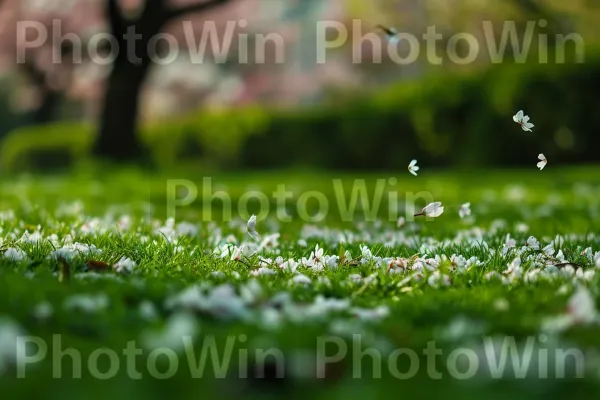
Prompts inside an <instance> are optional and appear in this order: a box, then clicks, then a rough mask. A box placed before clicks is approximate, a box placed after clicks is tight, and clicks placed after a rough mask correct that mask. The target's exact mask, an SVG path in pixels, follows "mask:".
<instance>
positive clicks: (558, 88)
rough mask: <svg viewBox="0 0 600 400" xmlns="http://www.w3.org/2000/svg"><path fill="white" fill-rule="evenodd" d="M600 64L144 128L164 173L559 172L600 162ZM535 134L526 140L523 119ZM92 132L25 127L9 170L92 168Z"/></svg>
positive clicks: (472, 77)
mask: <svg viewBox="0 0 600 400" xmlns="http://www.w3.org/2000/svg"><path fill="white" fill-rule="evenodd" d="M598 82H600V58H599V57H590V56H589V55H588V57H587V60H586V62H585V63H584V64H564V65H556V64H554V65H552V64H524V65H495V66H492V67H490V68H488V69H487V70H485V71H483V72H479V73H475V74H473V73H471V74H469V75H448V74H445V75H436V76H431V77H429V78H427V79H426V80H424V81H418V82H411V83H399V84H397V85H395V86H393V87H390V88H388V89H387V90H384V91H383V92H381V93H379V94H377V95H375V96H371V97H363V98H352V99H345V100H343V101H340V102H338V103H334V104H333V105H327V106H323V107H320V108H317V109H301V110H294V111H267V110H264V109H260V108H258V107H248V108H244V109H235V110H228V111H223V112H220V113H198V114H194V115H191V116H188V117H185V118H180V119H178V120H173V121H170V122H169V123H164V124H157V125H153V126H151V127H147V128H144V129H143V131H142V132H141V137H142V139H143V142H144V143H145V144H146V145H147V147H148V148H149V149H150V151H151V153H152V157H153V159H154V160H155V161H156V163H157V164H158V165H159V166H169V165H173V164H177V163H181V162H185V161H192V162H197V161H201V162H203V163H204V164H205V165H210V166H216V167H221V168H240V167H260V168H280V167H289V166H291V167H297V166H312V167H324V168H344V169H346V168H356V169H371V168H391V169H396V168H405V167H406V165H407V164H408V162H409V161H410V160H411V159H412V158H417V159H419V162H420V163H421V164H427V165H430V166H464V167H468V166H492V165H504V166H511V165H531V164H532V162H536V159H537V155H538V154H539V153H540V152H543V153H544V154H545V155H546V156H547V157H548V159H549V160H551V162H552V164H554V165H556V164H559V163H563V162H564V163H572V162H593V161H598V160H600V157H599V156H598V155H597V150H596V148H595V147H594V146H593V144H594V143H596V142H597V139H596V138H597V135H598V134H599V132H600V113H598V112H597V111H598V110H600V98H599V96H598V93H597V89H598ZM520 109H523V110H525V112H526V114H528V115H530V116H531V118H532V122H533V123H534V124H535V127H534V129H533V131H534V132H533V133H530V132H524V131H522V130H521V129H520V128H519V126H518V125H517V124H515V123H514V122H513V120H512V115H513V114H514V113H515V112H516V111H518V110H520ZM93 137H94V133H93V130H92V129H90V127H86V126H80V125H77V124H71V123H69V124H65V123H59V124H55V125H52V126H48V127H43V128H39V127H36V128H20V129H18V130H15V131H13V132H11V133H10V134H8V135H7V137H5V138H4V139H3V141H2V143H1V148H0V160H1V163H2V167H3V169H5V170H14V169H23V168H27V167H30V166H32V165H35V164H36V162H37V164H39V163H40V160H44V158H43V157H40V154H43V153H47V152H54V154H57V152H60V151H62V153H63V154H64V159H65V160H66V159H69V160H72V161H75V162H76V161H77V160H79V159H81V158H89V153H90V152H89V150H90V148H91V143H92V141H93Z"/></svg>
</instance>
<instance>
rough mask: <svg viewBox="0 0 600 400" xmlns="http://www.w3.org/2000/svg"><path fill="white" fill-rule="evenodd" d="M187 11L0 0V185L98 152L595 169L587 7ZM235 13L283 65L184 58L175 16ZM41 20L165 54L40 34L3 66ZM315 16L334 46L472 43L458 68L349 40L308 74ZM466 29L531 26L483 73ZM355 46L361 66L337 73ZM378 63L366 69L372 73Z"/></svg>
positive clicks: (538, 2)
mask: <svg viewBox="0 0 600 400" xmlns="http://www.w3.org/2000/svg"><path fill="white" fill-rule="evenodd" d="M146 3H147V4H146ZM202 3H203V1H201V0H186V1H169V0H165V1H162V0H156V1H148V2H145V1H143V0H122V1H113V0H37V1H34V0H0V30H2V32H1V33H0V34H1V41H0V168H1V171H2V173H3V174H11V173H14V172H15V171H20V172H22V171H29V170H38V171H39V170H43V171H46V170H48V169H53V168H65V167H76V166H77V165H80V164H81V163H85V162H89V161H90V160H94V159H97V158H106V159H112V160H115V161H126V162H129V161H137V160H143V161H144V162H145V163H148V164H149V165H154V166H158V167H160V168H169V167H172V166H186V167H187V166H189V167H194V168H201V169H202V168H203V169H204V170H206V169H226V170H239V169H250V168H257V169H281V168H315V169H324V168H329V169H336V170H338V169H354V170H377V169H382V170H383V169H400V168H402V169H404V168H406V166H407V165H408V163H409V162H410V160H411V159H413V158H416V159H418V160H419V164H420V165H421V166H424V165H426V166H428V167H431V168H436V167H439V168H446V167H468V168H473V167H513V166H527V167H529V168H535V163H536V162H537V161H538V160H537V155H538V154H539V153H544V154H545V155H546V157H547V158H548V160H549V165H550V166H558V165H561V164H587V163H593V162H596V161H598V160H599V159H600V157H599V156H598V151H597V146H595V145H594V144H596V143H597V136H598V132H600V115H599V114H598V113H597V110H598V109H599V106H600V99H599V97H598V95H597V93H598V89H599V86H598V82H600V57H598V54H600V52H599V51H598V49H600V46H599V43H598V41H599V39H600V35H598V33H599V28H598V26H599V23H600V2H598V1H595V0H572V1H568V2H565V1H561V0H501V1H495V2H490V1H480V0H444V1H440V0H376V1H375V0H374V1H364V0H327V1H325V0H229V1H217V2H216V3H219V4H218V5H215V6H208V7H206V9H203V7H202V6H199V4H202ZM115 10H116V12H115ZM165 10H168V12H167V11H165ZM174 10H177V12H174ZM240 19H245V20H247V21H248V24H247V26H246V27H244V28H240V27H238V28H236V31H235V33H236V34H237V33H246V34H248V35H249V37H250V43H251V45H252V43H253V41H252V37H254V36H253V35H255V34H258V33H263V34H268V33H275V34H277V35H280V37H281V38H282V39H283V40H284V42H285V62H284V63H277V62H275V61H276V58H275V53H276V52H275V51H274V50H273V49H274V48H273V47H268V46H267V49H270V51H267V53H266V62H264V63H261V62H257V61H256V60H253V59H252V57H250V60H249V62H248V63H242V62H240V54H241V53H240V49H239V48H238V47H237V46H236V41H235V40H234V41H233V42H232V45H231V46H229V48H228V51H227V52H226V54H224V55H223V58H222V59H219V60H220V61H224V62H220V61H219V60H217V59H216V57H215V55H214V54H212V52H211V51H207V53H206V57H205V59H204V62H202V63H192V62H190V59H189V52H187V51H185V45H186V40H185V34H184V32H183V30H182V24H183V22H184V21H191V23H192V24H193V26H194V27H195V29H194V32H195V33H196V34H197V36H198V37H197V39H199V38H200V36H201V35H202V26H203V24H204V22H206V21H213V22H214V23H215V24H216V26H217V28H218V31H219V32H220V33H222V34H223V35H221V36H220V38H219V39H220V41H221V42H224V41H225V39H223V38H224V35H225V32H226V30H227V24H228V23H232V21H238V20H240ZM53 20H60V21H61V30H62V34H63V35H66V34H75V35H76V37H77V38H78V40H81V41H82V42H83V43H86V40H90V38H92V37H93V35H94V34H96V33H98V32H116V30H115V29H118V27H119V26H127V25H135V26H136V27H137V28H138V32H140V31H141V32H142V33H147V32H153V33H156V32H160V31H164V32H169V33H171V34H172V35H174V37H175V38H177V39H178V43H179V45H180V47H181V49H182V51H181V53H180V54H181V57H178V58H176V59H174V60H173V61H172V62H169V63H168V64H167V65H158V64H155V63H152V62H151V61H150V60H149V59H147V58H145V57H143V56H144V54H143V53H137V55H138V56H142V61H141V63H140V64H138V65H134V64H129V63H127V62H123V59H122V57H118V58H117V59H116V60H115V61H114V62H112V63H109V64H108V65H99V64H98V63H95V62H93V61H92V60H90V59H89V57H86V55H85V54H84V55H83V57H82V59H81V62H70V61H69V60H72V59H73V58H72V57H70V55H72V54H73V51H74V50H73V48H72V47H69V43H66V44H63V45H60V46H57V45H56V44H54V45H53V44H52V43H51V41H50V40H49V41H48V42H47V43H46V44H45V45H41V46H38V47H36V48H31V49H28V50H27V51H26V52H25V53H24V54H25V58H24V62H23V63H17V61H16V55H17V53H18V51H19V48H22V47H23V46H25V44H24V40H25V39H24V38H20V37H19V36H18V34H17V28H16V26H17V23H18V22H19V21H37V22H40V23H42V24H44V25H45V26H47V27H50V26H51V25H52V21H53ZM541 20H544V21H546V22H547V23H546V26H545V27H540V26H539V25H540V24H539V23H538V22H539V21H541ZM319 21H337V22H340V23H343V24H344V25H346V26H347V27H348V29H349V32H350V35H352V32H353V31H352V29H353V28H352V25H353V21H359V23H360V24H361V30H362V33H363V34H366V33H368V32H370V31H375V30H374V27H375V26H376V25H377V24H384V25H386V26H392V27H395V28H396V29H397V30H398V31H401V32H407V33H411V34H414V35H416V36H417V37H420V36H421V35H422V34H423V33H425V32H426V31H427V28H428V27H431V26H435V27H436V30H437V32H439V33H442V34H443V39H442V40H440V41H439V42H438V45H439V47H440V49H439V53H438V54H440V55H441V56H444V55H445V54H446V51H445V50H444V49H445V48H446V46H447V44H448V43H447V42H448V40H449V39H450V37H451V36H452V35H454V34H456V33H460V32H465V33H468V34H471V35H474V36H475V37H477V38H478V40H479V42H480V44H481V48H480V53H479V57H477V59H476V60H475V61H474V62H472V63H469V64H467V65H458V64H456V63H453V62H451V60H449V59H448V58H447V57H445V58H444V60H443V63H442V65H435V64H433V63H431V62H429V61H428V60H427V58H426V51H425V47H424V44H423V43H421V49H422V51H421V57H420V58H419V59H417V60H416V61H415V62H413V63H410V64H408V65H399V64H398V63H395V62H393V61H392V60H391V59H390V58H389V57H388V56H387V55H386V54H378V51H377V44H376V43H374V42H369V41H365V42H364V43H360V42H357V41H352V40H348V41H347V43H346V44H345V45H344V46H342V47H340V48H338V49H335V50H330V51H328V53H327V54H328V55H327V62H326V63H323V64H319V63H317V62H316V51H317V45H318V44H317V40H318V38H317V35H316V33H317V23H318V22H319ZM483 21H491V23H492V24H493V27H494V30H493V33H494V36H495V40H496V41H498V42H499V41H500V40H501V38H502V35H503V34H506V32H504V33H503V29H504V28H505V27H504V23H505V22H506V21H513V22H514V24H515V26H516V29H517V31H518V40H519V41H520V42H522V41H523V40H524V38H526V35H527V24H528V23H534V24H537V25H536V27H535V30H534V35H533V40H532V43H531V49H530V50H529V51H528V56H527V57H526V58H525V59H522V60H515V57H514V55H513V54H511V46H508V50H507V51H506V54H505V57H504V60H503V62H501V63H493V62H491V61H490V57H489V54H488V45H489V38H487V39H486V36H485V32H484V30H483V28H482V22H483ZM149 27H150V28H149ZM378 33H379V37H380V40H381V43H382V45H383V46H384V47H383V48H384V49H385V46H386V45H387V42H386V38H385V37H384V35H382V34H381V32H378ZM573 33H575V34H577V35H580V37H581V38H582V44H583V45H584V46H585V48H584V60H581V59H578V57H577V51H578V48H577V46H578V45H579V44H577V45H576V44H575V42H572V41H569V42H568V43H567V44H566V45H565V46H561V45H560V43H558V41H557V40H556V37H557V35H568V34H573ZM332 34H333V35H335V33H332ZM540 35H542V36H543V35H545V36H543V37H544V38H547V39H548V40H546V43H542V42H540V41H539V38H540V37H542V36H540ZM27 39H28V40H31V37H28V38H27ZM401 46H402V45H401ZM209 49H210V46H209ZM358 50H360V51H362V55H363V57H362V62H360V63H354V62H353V58H352V57H353V52H356V51H358ZM404 50H406V49H404ZM467 50H468V49H466V48H464V46H463V48H461V46H458V50H457V51H458V53H459V54H460V53H461V52H462V54H463V55H466V54H467V53H466V52H467ZM563 52H564V61H560V54H561V53H563ZM57 53H60V54H61V55H63V56H64V58H63V60H62V62H56V59H57V58H56V54H57ZM542 54H547V58H548V60H547V62H541V61H540V55H542ZM53 55H54V56H53ZM378 55H380V56H382V62H381V63H377V62H374V61H373V60H374V58H376V57H377V56H378ZM557 55H558V56H559V61H558V62H557V61H556V60H557V58H556V57H557ZM53 60H54V61H53ZM582 61H583V62H582ZM136 99H139V101H137V100H136ZM520 109H523V110H524V111H525V113H526V114H528V115H529V116H530V117H531V119H532V122H533V123H534V124H535V127H534V129H533V132H524V131H523V130H521V129H520V127H519V126H518V125H517V124H515V123H514V122H513V120H512V116H513V115H514V114H515V113H516V112H517V111H518V110H520Z"/></svg>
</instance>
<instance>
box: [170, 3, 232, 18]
mask: <svg viewBox="0 0 600 400" xmlns="http://www.w3.org/2000/svg"><path fill="white" fill-rule="evenodd" d="M227 2H229V0H208V1H205V2H203V3H197V4H192V5H189V6H187V7H180V8H176V9H174V10H171V11H169V12H168V13H167V16H166V18H167V19H173V18H178V17H182V16H184V15H185V14H188V13H194V12H201V11H208V10H210V9H211V8H215V7H218V6H222V5H224V4H226V3H227Z"/></svg>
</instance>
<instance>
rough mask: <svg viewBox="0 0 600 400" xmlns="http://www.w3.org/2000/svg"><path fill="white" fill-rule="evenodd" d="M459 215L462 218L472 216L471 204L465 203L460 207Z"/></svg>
mask: <svg viewBox="0 0 600 400" xmlns="http://www.w3.org/2000/svg"><path fill="white" fill-rule="evenodd" d="M458 215H459V217H461V218H465V217H467V216H469V215H471V203H465V204H463V205H461V206H460V210H458Z"/></svg>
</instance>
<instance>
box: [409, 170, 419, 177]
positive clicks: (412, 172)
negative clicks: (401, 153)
mask: <svg viewBox="0 0 600 400" xmlns="http://www.w3.org/2000/svg"><path fill="white" fill-rule="evenodd" d="M408 172H410V173H411V174H413V175H414V176H417V173H416V172H415V171H414V170H413V169H409V170H408Z"/></svg>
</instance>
